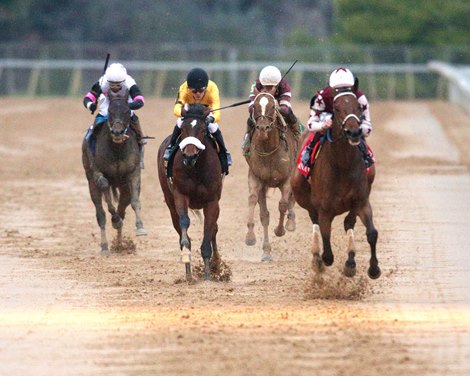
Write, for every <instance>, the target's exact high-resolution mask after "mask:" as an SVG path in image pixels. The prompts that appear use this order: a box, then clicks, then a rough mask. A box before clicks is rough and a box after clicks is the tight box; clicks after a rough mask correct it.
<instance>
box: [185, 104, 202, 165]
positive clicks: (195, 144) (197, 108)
mask: <svg viewBox="0 0 470 376" xmlns="http://www.w3.org/2000/svg"><path fill="white" fill-rule="evenodd" d="M204 108H205V106H203V105H201V104H192V105H190V106H189V109H188V111H187V112H186V114H185V115H184V118H183V123H182V124H181V142H180V149H181V152H182V153H183V163H184V164H185V166H187V167H190V168H192V167H194V165H195V164H196V162H197V159H198V157H199V154H200V153H201V151H202V150H205V148H206V146H205V145H204V138H205V136H206V134H207V126H206V123H205V121H204V120H205V116H204Z"/></svg>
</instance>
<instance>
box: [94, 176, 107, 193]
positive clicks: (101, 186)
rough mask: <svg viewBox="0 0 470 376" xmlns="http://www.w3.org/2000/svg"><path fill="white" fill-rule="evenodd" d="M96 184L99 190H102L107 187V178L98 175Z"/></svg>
mask: <svg viewBox="0 0 470 376" xmlns="http://www.w3.org/2000/svg"><path fill="white" fill-rule="evenodd" d="M96 185H97V187H98V188H99V190H100V191H102V192H104V191H106V190H107V189H108V188H109V182H108V179H106V178H105V177H104V176H100V177H99V178H98V179H96Z"/></svg>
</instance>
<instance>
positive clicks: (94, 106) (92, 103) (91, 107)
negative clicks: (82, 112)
mask: <svg viewBox="0 0 470 376" xmlns="http://www.w3.org/2000/svg"><path fill="white" fill-rule="evenodd" d="M87 107H88V109H89V110H90V112H91V113H92V114H93V113H94V112H95V111H96V107H97V106H96V102H90V105H89V106H87Z"/></svg>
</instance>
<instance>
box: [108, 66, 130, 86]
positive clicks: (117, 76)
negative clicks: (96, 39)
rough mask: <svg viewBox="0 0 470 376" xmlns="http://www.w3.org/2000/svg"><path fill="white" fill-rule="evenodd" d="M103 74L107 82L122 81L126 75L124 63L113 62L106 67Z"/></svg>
mask: <svg viewBox="0 0 470 376" xmlns="http://www.w3.org/2000/svg"><path fill="white" fill-rule="evenodd" d="M105 76H106V81H108V82H123V81H124V80H125V79H126V77H127V70H126V68H124V65H122V64H119V63H113V64H111V65H110V66H109V67H108V69H106V73H105Z"/></svg>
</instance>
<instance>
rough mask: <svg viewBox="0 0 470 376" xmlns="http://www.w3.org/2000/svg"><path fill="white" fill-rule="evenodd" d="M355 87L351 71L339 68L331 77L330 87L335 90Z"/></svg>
mask: <svg viewBox="0 0 470 376" xmlns="http://www.w3.org/2000/svg"><path fill="white" fill-rule="evenodd" d="M347 86H354V76H353V74H352V73H351V71H350V70H349V69H346V68H343V67H341V68H338V69H335V70H334V71H333V72H332V73H331V75H330V87H331V88H333V89H336V88H339V87H347Z"/></svg>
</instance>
